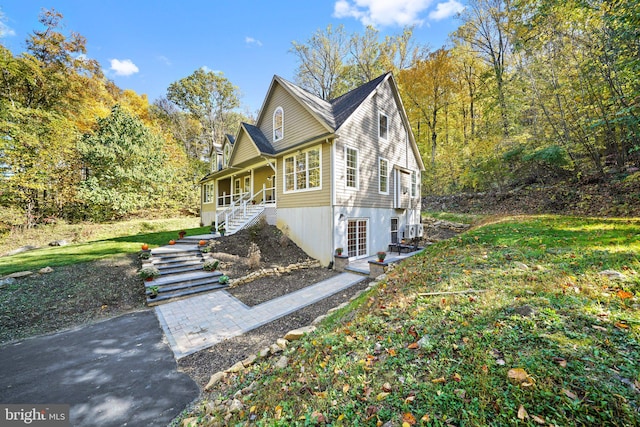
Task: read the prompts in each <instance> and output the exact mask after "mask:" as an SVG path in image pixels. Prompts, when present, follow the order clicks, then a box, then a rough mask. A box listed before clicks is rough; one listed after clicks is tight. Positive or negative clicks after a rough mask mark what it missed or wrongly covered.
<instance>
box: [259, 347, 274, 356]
mask: <svg viewBox="0 0 640 427" xmlns="http://www.w3.org/2000/svg"><path fill="white" fill-rule="evenodd" d="M270 351H271V349H270V348H269V347H265V348H263V349H262V350H260V351H259V352H258V357H260V358H265V357H267V356H268V355H269V352H270Z"/></svg>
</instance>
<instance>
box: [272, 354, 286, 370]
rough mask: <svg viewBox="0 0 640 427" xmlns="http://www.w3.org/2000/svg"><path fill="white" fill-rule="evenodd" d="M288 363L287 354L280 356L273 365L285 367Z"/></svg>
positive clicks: (280, 367) (279, 367)
mask: <svg viewBox="0 0 640 427" xmlns="http://www.w3.org/2000/svg"><path fill="white" fill-rule="evenodd" d="M288 364H289V358H288V357H287V356H281V357H280V359H278V361H277V362H276V364H275V365H273V366H274V367H276V368H278V369H284V368H286V367H287V365H288Z"/></svg>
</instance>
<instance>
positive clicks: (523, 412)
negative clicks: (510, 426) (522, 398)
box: [518, 405, 529, 420]
mask: <svg viewBox="0 0 640 427" xmlns="http://www.w3.org/2000/svg"><path fill="white" fill-rule="evenodd" d="M518 418H520V419H521V420H524V419H525V418H529V414H527V410H526V409H524V406H522V405H520V407H519V408H518Z"/></svg>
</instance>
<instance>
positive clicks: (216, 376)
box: [204, 372, 227, 391]
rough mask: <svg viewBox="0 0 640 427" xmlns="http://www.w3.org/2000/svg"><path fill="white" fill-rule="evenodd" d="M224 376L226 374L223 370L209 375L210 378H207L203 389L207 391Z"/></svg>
mask: <svg viewBox="0 0 640 427" xmlns="http://www.w3.org/2000/svg"><path fill="white" fill-rule="evenodd" d="M226 376H227V374H226V373H225V372H216V373H215V374H213V375H211V379H210V380H209V382H208V383H207V385H206V386H204V389H205V390H207V391H208V390H210V389H211V387H213V386H214V385H216V384H218V383H219V382H220V381H222V380H223V379H224V378H225V377H226Z"/></svg>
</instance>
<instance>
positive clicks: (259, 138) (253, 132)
mask: <svg viewBox="0 0 640 427" xmlns="http://www.w3.org/2000/svg"><path fill="white" fill-rule="evenodd" d="M241 126H242V127H243V128H244V130H245V131H247V135H249V137H250V138H251V140H252V141H253V142H254V144H256V147H257V148H258V150H259V151H260V153H262V154H269V155H273V154H276V151H275V150H274V149H273V146H272V145H271V143H270V142H269V140H268V139H267V137H266V136H264V133H262V131H261V130H260V128H258V127H257V126H254V125H250V124H249V123H242V124H241Z"/></svg>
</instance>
